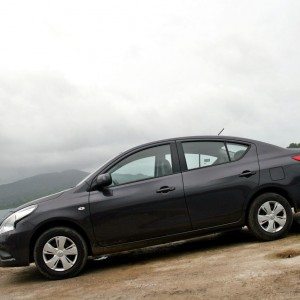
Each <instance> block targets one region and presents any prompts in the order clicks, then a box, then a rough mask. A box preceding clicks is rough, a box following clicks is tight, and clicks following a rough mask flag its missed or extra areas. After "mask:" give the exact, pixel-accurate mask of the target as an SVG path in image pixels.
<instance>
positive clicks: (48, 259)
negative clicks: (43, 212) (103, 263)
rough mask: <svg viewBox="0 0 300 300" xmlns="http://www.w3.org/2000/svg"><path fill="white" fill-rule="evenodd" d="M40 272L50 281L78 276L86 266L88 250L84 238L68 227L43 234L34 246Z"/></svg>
mask: <svg viewBox="0 0 300 300" xmlns="http://www.w3.org/2000/svg"><path fill="white" fill-rule="evenodd" d="M33 256H34V261H35V264H36V266H37V268H38V270H39V271H40V272H41V273H42V274H43V275H44V276H46V277H47V278H49V279H65V278H70V277H74V276H76V275H77V274H78V273H79V272H80V271H81V270H82V269H83V267H84V266H85V264H86V261H87V257H88V249H87V245H86V242H85V240H84V239H83V237H82V236H81V235H80V234H79V233H78V232H77V231H75V230H73V229H71V228H67V227H55V228H52V229H49V230H47V231H45V232H44V233H42V234H41V235H40V237H39V238H38V239H37V241H36V243H35V246H34V252H33Z"/></svg>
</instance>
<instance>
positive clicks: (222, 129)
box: [218, 128, 225, 136]
mask: <svg viewBox="0 0 300 300" xmlns="http://www.w3.org/2000/svg"><path fill="white" fill-rule="evenodd" d="M224 129H225V128H223V129H222V130H221V131H220V132H219V133H218V136H219V135H220V134H221V133H222V132H223V131H224Z"/></svg>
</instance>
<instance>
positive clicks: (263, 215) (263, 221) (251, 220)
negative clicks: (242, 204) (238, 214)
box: [248, 193, 293, 241]
mask: <svg viewBox="0 0 300 300" xmlns="http://www.w3.org/2000/svg"><path fill="white" fill-rule="evenodd" d="M292 223H293V212H292V208H291V206H290V204H289V202H288V201H287V200H286V199H285V198H284V197H282V196H281V195H278V194H275V193H266V194H262V195H260V196H259V197H257V198H256V199H255V200H254V201H253V203H252V205H251V207H250V210H249V214H248V227H249V229H250V231H251V232H252V233H253V234H254V235H255V236H256V237H257V238H258V239H260V240H263V241H271V240H276V239H279V238H282V237H284V236H286V235H287V234H288V232H289V230H290V228H291V226H292Z"/></svg>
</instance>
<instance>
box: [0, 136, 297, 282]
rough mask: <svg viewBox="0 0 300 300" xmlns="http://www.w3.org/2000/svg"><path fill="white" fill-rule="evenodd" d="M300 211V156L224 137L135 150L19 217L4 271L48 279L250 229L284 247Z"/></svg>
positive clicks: (6, 230)
mask: <svg viewBox="0 0 300 300" xmlns="http://www.w3.org/2000/svg"><path fill="white" fill-rule="evenodd" d="M299 207H300V150H298V152H297V151H296V150H291V149H284V148H281V147H278V146H274V145H271V144H267V143H264V142H259V141H254V140H250V139H244V138H237V137H225V136H199V137H184V138H174V139H167V140H161V141H156V142H152V143H148V144H144V145H141V146H138V147H135V148H133V149H130V150H128V151H126V152H124V153H122V154H120V155H118V156H117V157H115V158H114V159H112V160H110V161H109V162H107V163H106V164H104V165H103V166H102V167H101V168H100V169H99V170H97V171H96V172H94V173H93V174H91V175H89V176H88V177H87V178H85V179H84V180H83V181H82V182H80V183H79V184H78V185H77V186H75V187H73V188H71V189H69V190H66V191H63V192H60V193H57V194H54V195H50V196H47V197H44V198H41V199H37V200H34V201H32V202H30V203H27V204H25V205H23V206H21V207H18V208H16V209H14V210H13V211H12V212H11V214H10V215H9V216H8V217H7V218H6V219H5V220H4V221H3V222H2V224H1V226H0V265H1V266H2V267H12V266H27V265H29V264H30V263H31V262H35V264H36V266H37V268H38V269H39V271H40V272H41V273H42V274H43V275H45V276H47V277H48V278H50V279H63V278H67V277H72V276H75V275H77V274H78V273H79V272H80V271H81V270H82V269H83V267H84V265H85V263H86V261H87V258H88V257H97V256H101V255H105V254H110V253H116V252H120V251H127V250H132V249H136V248H142V247H147V246H152V245H158V244H163V243H169V242H173V241H178V240H185V239H189V238H194V237H197V236H200V235H204V234H208V233H212V232H219V231H224V230H232V229H238V228H241V227H243V226H245V225H246V226H248V228H249V230H250V231H251V232H252V233H253V234H254V235H255V236H256V237H257V238H258V239H260V240H262V241H270V240H274V239H279V238H282V237H284V236H285V235H286V234H287V233H288V232H289V229H290V227H291V225H292V221H293V213H294V212H297V211H298V210H299Z"/></svg>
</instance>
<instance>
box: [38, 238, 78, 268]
mask: <svg viewBox="0 0 300 300" xmlns="http://www.w3.org/2000/svg"><path fill="white" fill-rule="evenodd" d="M77 257H78V249H77V247H76V245H75V243H74V242H73V241H72V240H71V239H70V238H67V237H65V236H56V237H53V238H51V239H50V240H49V241H48V242H47V243H46V244H45V245H44V248H43V259H44V263H45V264H46V265H47V267H48V268H50V269H51V270H54V271H58V272H62V271H67V270H69V269H70V268H72V267H73V266H74V264H75V263H76V261H77Z"/></svg>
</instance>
